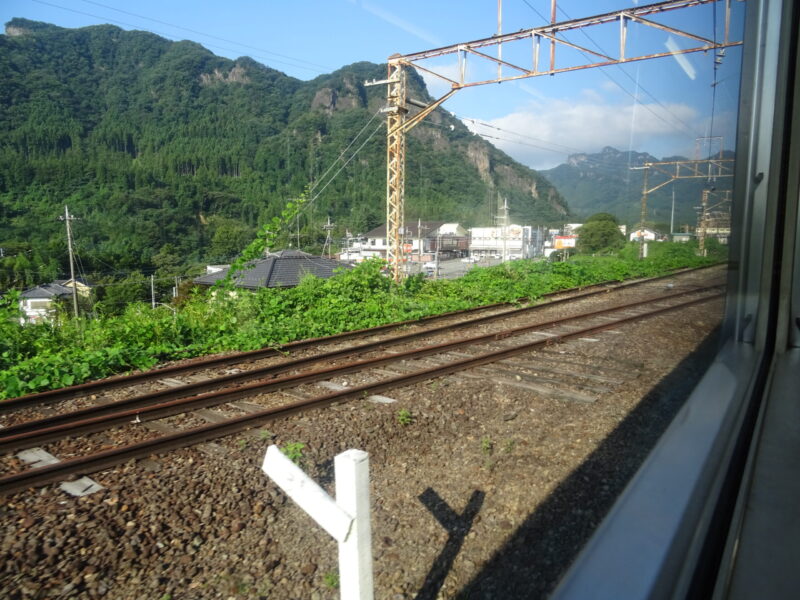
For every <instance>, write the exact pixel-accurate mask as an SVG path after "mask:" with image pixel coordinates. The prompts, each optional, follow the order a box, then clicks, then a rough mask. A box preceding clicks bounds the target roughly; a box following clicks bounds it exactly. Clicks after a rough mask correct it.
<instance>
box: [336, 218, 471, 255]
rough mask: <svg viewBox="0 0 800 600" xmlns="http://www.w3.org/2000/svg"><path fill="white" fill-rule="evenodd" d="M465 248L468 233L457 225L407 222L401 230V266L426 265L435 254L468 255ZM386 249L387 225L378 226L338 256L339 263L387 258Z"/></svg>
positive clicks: (441, 222)
mask: <svg viewBox="0 0 800 600" xmlns="http://www.w3.org/2000/svg"><path fill="white" fill-rule="evenodd" d="M467 245H468V236H467V230H466V229H464V228H463V227H461V225H459V224H458V223H445V222H444V221H414V222H409V223H408V224H407V225H406V226H405V227H404V228H403V246H402V251H403V255H402V259H403V262H427V261H430V260H433V259H434V258H435V256H436V251H437V250H438V251H439V252H440V255H443V256H447V257H455V256H462V255H463V254H465V253H466V252H467ZM388 247H389V246H388V237H387V232H386V225H381V226H380V227H376V228H375V229H373V230H372V231H369V232H367V233H366V234H365V235H364V236H363V237H361V238H354V239H353V240H352V242H351V243H350V246H349V247H348V248H346V249H345V250H344V251H343V252H342V253H340V254H339V259H340V260H347V261H352V262H361V261H362V260H365V259H367V258H386V253H387V250H388ZM441 257H442V256H440V258H441Z"/></svg>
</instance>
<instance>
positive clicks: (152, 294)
mask: <svg viewBox="0 0 800 600" xmlns="http://www.w3.org/2000/svg"><path fill="white" fill-rule="evenodd" d="M155 280H156V276H155V275H150V304H151V305H152V308H155V307H156V281H155Z"/></svg>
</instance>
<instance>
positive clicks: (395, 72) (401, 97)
mask: <svg viewBox="0 0 800 600" xmlns="http://www.w3.org/2000/svg"><path fill="white" fill-rule="evenodd" d="M713 2H724V4H725V35H724V39H723V40H722V41H720V42H715V41H714V40H711V39H708V38H706V37H703V36H700V35H696V34H694V33H691V32H689V31H684V30H682V29H678V28H676V27H671V26H668V25H663V24H661V23H657V22H655V21H652V20H650V19H649V18H646V17H650V16H653V15H659V14H661V13H664V12H667V11H674V10H680V9H685V8H691V7H695V6H702V5H705V4H711V3H713ZM498 7H499V4H498ZM555 10H556V0H551V18H552V19H553V20H555ZM730 15H731V0H666V1H663V2H657V3H655V4H649V5H646V6H635V7H631V8H626V9H622V10H618V11H614V12H609V13H604V14H601V15H595V16H592V17H585V18H582V19H572V20H569V21H563V22H561V23H550V24H548V25H544V26H542V27H536V28H533V29H523V30H520V31H517V32H514V33H507V34H502V35H494V36H492V37H489V38H483V39H480V40H474V41H471V42H465V43H460V44H453V45H451V46H445V47H443V48H436V49H433V50H426V51H423V52H416V53H413V54H406V55H400V54H395V55H392V56H390V57H389V59H388V63H389V67H388V75H387V78H386V79H385V80H383V81H372V82H367V83H366V85H378V84H386V85H388V94H387V99H388V103H387V106H386V108H385V109H384V110H385V112H386V113H387V115H388V119H387V150H386V153H387V156H386V168H387V171H386V173H387V174H386V229H387V240H386V241H387V254H386V257H387V260H388V262H389V268H390V269H391V270H392V276H393V278H394V279H395V280H396V281H399V280H400V278H401V277H402V264H401V263H402V260H401V258H402V248H403V218H404V204H405V197H404V193H405V159H406V142H405V135H406V133H407V132H408V131H409V130H410V129H411V128H412V127H414V126H415V125H416V124H417V123H419V122H420V121H422V120H423V119H424V118H425V117H426V116H427V115H428V114H430V113H431V112H432V111H433V110H434V109H436V108H437V107H438V106H439V105H440V104H442V102H444V101H445V100H447V99H448V98H449V97H450V96H451V95H453V94H454V93H455V92H456V91H458V90H460V89H462V88H467V87H474V86H478V85H485V84H487V83H500V82H503V81H513V80H516V79H525V78H528V77H538V76H542V75H555V74H557V73H567V72H570V71H578V70H581V69H591V68H595V67H605V66H608V65H616V64H623V63H628V62H634V61H639V60H648V59H651V58H661V57H665V56H674V55H677V54H689V53H692V52H704V51H708V50H715V49H718V48H728V47H731V46H739V45H741V44H742V42H741V41H731V40H730V39H729V31H730ZM614 22H618V23H619V52H618V55H617V56H616V57H613V56H608V55H606V54H604V53H602V52H598V51H596V50H591V49H589V48H586V47H583V46H580V45H578V44H573V43H572V42H568V41H566V40H564V39H560V38H559V37H558V35H559V34H563V33H565V32H570V31H577V30H579V29H587V28H590V27H596V26H600V25H606V24H609V23H614ZM499 24H500V21H499V18H498V29H499ZM631 24H635V25H640V26H642V27H648V28H653V29H659V30H662V31H666V32H667V33H670V34H673V35H676V36H679V37H681V38H684V39H689V40H692V41H693V42H694V43H695V45H693V46H692V47H691V48H684V49H679V50H674V51H668V52H656V53H651V54H637V55H634V56H629V55H628V53H627V47H626V46H627V36H628V27H629V26H630V25H631ZM542 41H544V42H545V43H549V45H550V52H549V57H548V58H549V61H548V63H549V64H548V66H547V68H545V69H540V68H539V63H540V46H541V42H542ZM528 42H529V43H530V44H531V48H530V63H529V64H525V65H520V64H515V63H512V62H509V61H508V60H505V59H503V58H501V57H502V56H503V55H502V51H501V48H502V45H503V44H512V43H528ZM562 46H567V47H569V48H572V49H575V50H578V51H579V52H581V53H582V54H583V55H584V56H585V57H587V62H586V63H585V64H579V65H575V64H568V65H564V66H559V63H558V56H557V49H558V48H559V47H562ZM492 47H496V49H497V52H496V54H497V56H496V57H495V56H491V55H490V54H488V52H489V51H491V48H492ZM450 54H454V55H457V57H458V65H459V70H458V72H459V75H458V78H457V79H453V77H452V76H447V75H444V74H442V73H438V72H436V68H437V67H435V66H430V65H426V66H423V64H422V63H424V61H426V60H430V59H432V58H439V57H442V56H447V55H450ZM468 57H472V58H473V59H474V60H482V61H489V62H490V63H493V64H495V65H497V66H498V67H506V73H509V72H510V73H513V74H511V75H503V74H502V72H501V71H499V70H498V76H497V77H495V78H494V79H477V80H471V79H470V78H469V77H468V72H467V68H466V67H467V59H468ZM405 67H414V68H416V69H418V70H420V71H424V72H425V73H428V74H430V75H433V76H435V77H437V78H439V79H442V80H443V81H446V82H447V83H449V84H450V86H451V88H452V89H451V91H450V92H448V93H447V94H446V95H445V96H443V97H442V98H439V99H438V100H436V101H434V102H432V103H431V104H429V105H424V104H421V103H417V102H409V101H408V99H407V98H406V81H405V74H404V68H405ZM475 71H476V72H481V71H480V69H476V70H475ZM408 103H410V104H413V105H415V106H420V105H421V108H423V110H422V111H421V112H419V113H417V114H416V115H414V116H412V117H408V116H407V115H408V112H409V111H408V107H407V104H408Z"/></svg>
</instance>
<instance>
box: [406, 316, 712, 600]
mask: <svg viewBox="0 0 800 600" xmlns="http://www.w3.org/2000/svg"><path fill="white" fill-rule="evenodd" d="M718 347H719V346H718V329H717V330H715V331H713V332H712V333H711V334H710V335H709V336H708V337H707V338H706V339H705V340H704V341H703V342H702V344H701V345H700V346H699V347H698V348H697V350H696V351H695V352H693V353H692V354H690V355H689V356H687V357H686V358H685V359H684V360H683V361H682V362H681V363H680V364H679V365H678V366H677V367H676V368H675V369H674V370H673V371H672V372H670V373H669V374H668V375H667V376H666V377H664V378H663V379H662V380H661V381H660V382H658V384H656V385H655V386H654V387H653V388H652V389H651V390H650V391H649V392H648V393H647V394H646V395H645V397H644V398H643V399H642V401H641V402H640V403H639V404H638V406H637V407H636V408H635V409H634V410H632V411H631V412H630V413H629V414H628V416H627V417H626V418H625V419H624V420H623V421H622V422H621V423H620V424H619V425H618V426H617V428H616V429H615V430H614V431H612V432H611V433H610V434H609V436H608V437H607V438H606V439H605V440H603V442H602V443H601V444H600V446H598V447H597V449H596V450H595V451H594V452H592V454H591V455H589V457H588V458H587V459H586V460H585V461H584V462H583V463H582V464H581V465H580V466H579V467H578V468H577V469H575V471H573V472H572V473H571V474H570V475H569V476H568V477H567V478H566V479H565V480H564V481H562V482H561V484H560V485H559V486H558V487H557V488H556V489H555V490H554V491H553V493H552V494H551V495H550V496H549V497H548V498H547V499H546V500H545V501H544V502H542V504H541V505H540V506H539V507H538V508H537V509H536V511H535V512H533V513H531V514H530V515H529V516H528V518H527V519H526V520H525V522H524V523H523V524H522V525H520V527H519V528H518V529H517V530H516V531H515V532H514V534H512V536H511V537H510V538H509V540H508V541H507V542H506V544H505V545H504V546H503V547H501V548H500V549H499V550H498V551H497V552H496V553H495V555H494V556H493V557H492V558H491V559H490V560H489V561H487V563H486V564H485V565H484V566H483V568H482V569H481V571H480V572H479V573H478V574H477V575H476V576H475V577H474V578H473V579H472V581H470V582H469V583H468V584H467V585H466V586H465V587H464V588H463V589H462V590H461V592H460V593H459V595H458V596H457V597H458V598H459V599H460V600H466V599H472V600H474V599H479V598H481V599H483V598H496V599H500V598H502V599H503V600H507V599H514V598H525V599H526V600H529V599H531V598H545V597H546V596H547V594H549V593H550V592H552V591H553V589H554V588H555V586H556V584H557V583H558V581H559V579H560V578H561V576H562V575H563V574H564V573H565V571H566V570H567V568H568V567H569V566H570V564H571V563H572V561H573V560H574V559H575V558H576V557H577V554H578V552H580V550H581V548H582V547H583V546H584V544H585V543H586V542H587V541H588V540H589V538H590V537H591V535H592V533H593V532H594V530H595V528H596V527H597V525H598V524H599V523H600V521H601V520H602V518H603V517H604V516H605V514H606V513H607V512H608V510H609V509H610V508H611V506H612V505H613V503H614V500H615V499H616V498H617V496H618V495H619V494H620V492H621V491H622V490H623V488H624V487H625V485H626V484H627V483H628V481H629V480H630V479H631V477H632V476H633V475H634V473H635V472H636V470H637V469H638V468H639V466H640V465H641V463H642V462H643V460H644V459H645V457H646V456H647V454H648V453H649V451H650V450H651V449H652V447H653V446H654V445H655V442H656V441H657V440H658V438H659V437H660V436H661V434H662V433H663V432H664V430H665V429H666V427H667V426H668V425H669V423H670V422H671V421H672V419H673V417H674V416H675V414H676V413H677V411H678V409H679V408H680V407H681V406H682V404H683V403H684V401H685V400H686V398H687V397H688V395H689V393H690V392H691V390H692V389H693V388H694V387H695V385H697V382H698V381H699V380H700V378H701V377H702V375H703V373H705V371H706V369H707V368H708V366H709V364H710V362H711V360H712V359H713V358H714V356H715V355H716V352H717V350H718ZM423 597H424V598H429V597H430V598H433V597H434V596H423V595H422V593H421V592H420V595H419V596H417V598H423Z"/></svg>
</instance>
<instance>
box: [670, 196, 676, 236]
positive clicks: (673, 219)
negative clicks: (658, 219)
mask: <svg viewBox="0 0 800 600" xmlns="http://www.w3.org/2000/svg"><path fill="white" fill-rule="evenodd" d="M674 232H675V188H674V187H673V188H672V212H671V213H670V216H669V236H670V241H671V240H672V234H673V233H674Z"/></svg>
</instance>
